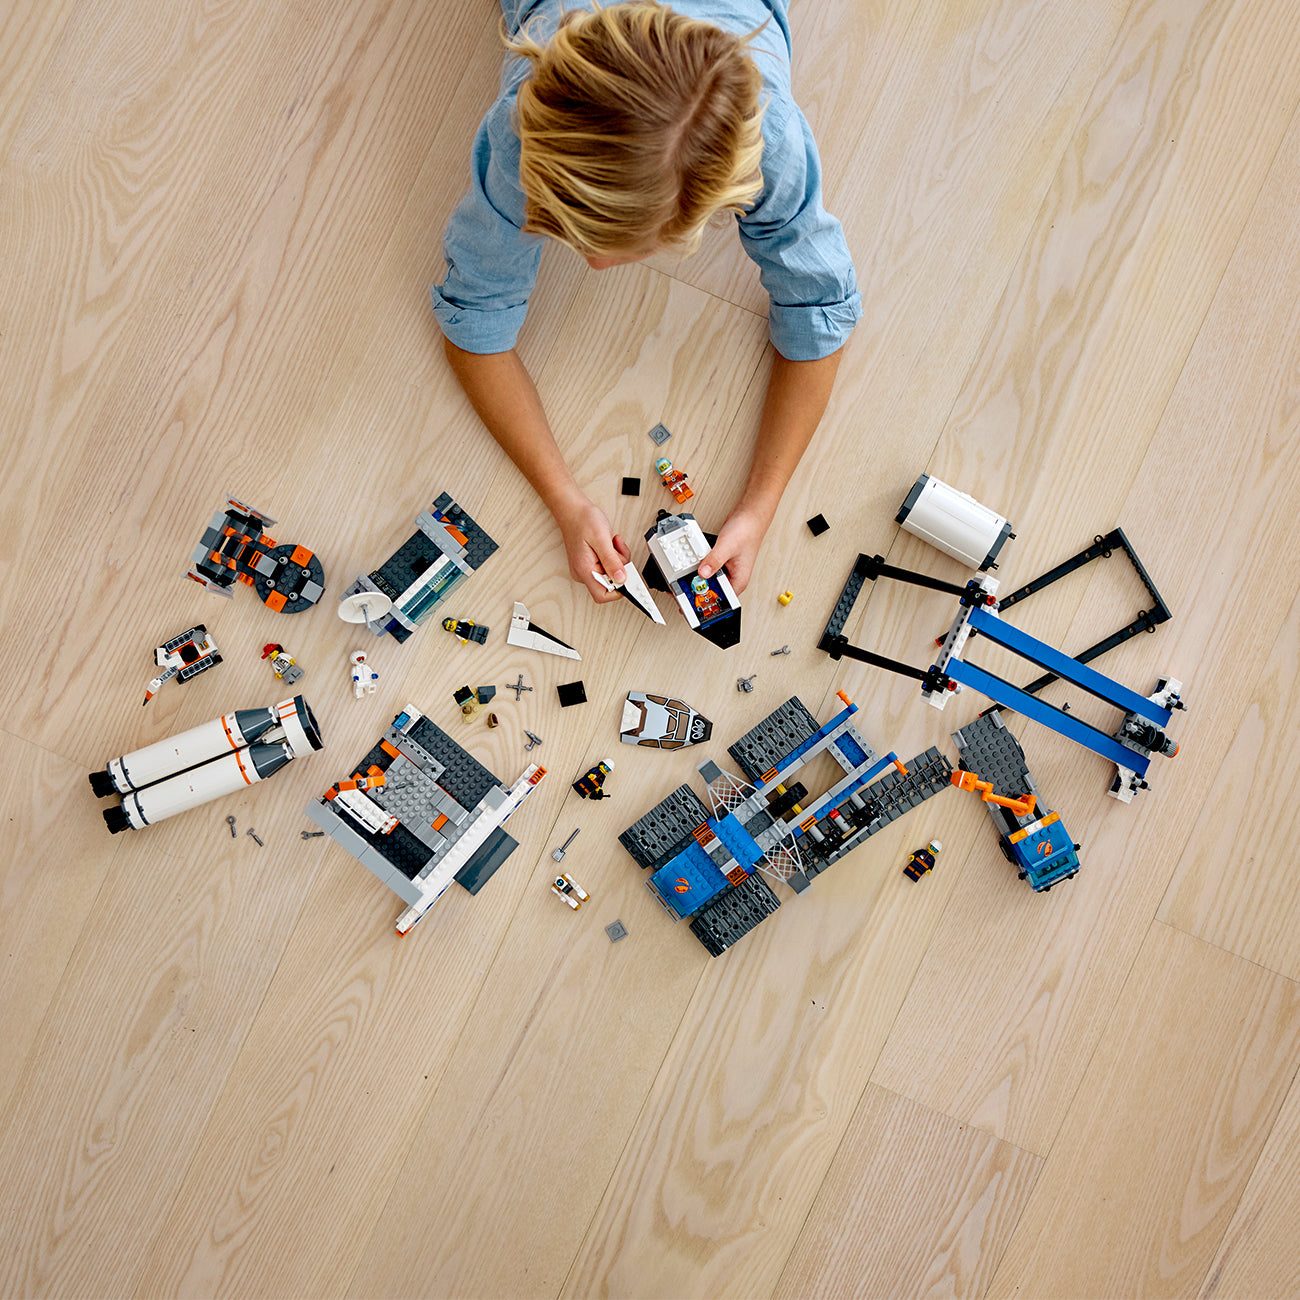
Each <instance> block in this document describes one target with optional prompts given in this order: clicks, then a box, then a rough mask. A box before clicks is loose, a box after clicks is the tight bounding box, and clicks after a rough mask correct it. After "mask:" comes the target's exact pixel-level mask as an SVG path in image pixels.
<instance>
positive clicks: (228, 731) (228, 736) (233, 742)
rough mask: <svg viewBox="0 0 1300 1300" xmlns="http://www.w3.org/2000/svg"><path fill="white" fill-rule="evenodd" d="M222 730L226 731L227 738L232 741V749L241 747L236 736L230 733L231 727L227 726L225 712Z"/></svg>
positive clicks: (222, 718)
mask: <svg viewBox="0 0 1300 1300" xmlns="http://www.w3.org/2000/svg"><path fill="white" fill-rule="evenodd" d="M221 730H222V731H224V732H225V733H226V739H227V740H228V741H230V748H231V749H238V748H239V745H238V744H237V743H236V742H235V738H234V736H232V735H231V734H230V728H229V726H227V724H226V718H225V715H224V714H223V715H222V717H221Z"/></svg>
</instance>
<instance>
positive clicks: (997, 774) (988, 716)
mask: <svg viewBox="0 0 1300 1300" xmlns="http://www.w3.org/2000/svg"><path fill="white" fill-rule="evenodd" d="M952 740H953V744H955V745H956V746H957V753H958V755H959V756H960V758H961V765H962V767H964V768H965V769H966V770H967V771H968V772H974V773H975V774H976V775H977V776H978V777H979V778H980V780H981V781H989V782H991V783H992V785H993V793H994V794H1000V795H1004V796H1005V797H1006V798H1008V799H1019V798H1020V797H1021V796H1022V795H1025V794H1032V795H1033V796H1034V800H1035V804H1034V811H1033V812H1032V813H1030V815H1029V816H1028V817H1017V816H1016V815H1015V814H1014V813H1013V812H1011V810H1010V809H1008V808H1003V807H1001V806H1000V805H999V804H993V803H990V804H985V807H986V808H987V809H988V811H989V815H990V816H991V817H992V818H993V824H994V825H995V826H996V827H997V828H998V831H999V833H1000V834H1004V835H1005V834H1010V833H1011V832H1012V831H1014V830H1016V829H1017V828H1018V827H1021V826H1028V825H1029V823H1030V822H1034V821H1037V820H1038V819H1039V818H1040V817H1045V816H1046V815H1047V814H1048V813H1049V812H1051V811H1052V810H1051V809H1050V808H1049V807H1048V806H1047V805H1046V804H1045V803H1043V801H1042V796H1041V795H1040V794H1039V792H1038V786H1037V784H1036V783H1035V782H1034V778H1033V776H1031V775H1030V772H1029V768H1028V767H1027V766H1026V765H1025V751H1024V750H1023V749H1021V748H1020V742H1019V741H1018V740H1017V739H1016V738H1015V736H1013V735H1012V734H1011V732H1010V731H1008V730H1007V726H1006V723H1004V722H1003V721H1002V714H1001V712H1000V711H998V710H994V711H993V712H991V713H985V714H983V715H982V716H981V717H978V718H976V719H975V721H974V722H971V723H968V724H967V725H966V726H964V727H963V728H962V729H961V730H960V731H954V732H953V733H952Z"/></svg>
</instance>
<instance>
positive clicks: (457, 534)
mask: <svg viewBox="0 0 1300 1300" xmlns="http://www.w3.org/2000/svg"><path fill="white" fill-rule="evenodd" d="M443 527H444V528H446V530H447V531H448V532H449V533H450V534H451V535H452V536H453V537H454V538H455V539H456V540H457V541H458V542H459V543H460V544H461V545H462V546H468V545H469V538H468V537H466V536H465V534H464V533H462V532H461V531H460V529H459V528H457V527H456V525H455V524H444V525H443Z"/></svg>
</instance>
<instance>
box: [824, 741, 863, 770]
mask: <svg viewBox="0 0 1300 1300" xmlns="http://www.w3.org/2000/svg"><path fill="white" fill-rule="evenodd" d="M831 743H832V746H833V747H834V748H835V749H838V750H839V751H840V753H841V754H843V755H844V761H845V762H846V763H847V764H848V766H849V768H850V770H851V769H853V768H855V767H861V766H862V765H863V764H864V763H869V762H871V755H870V754H868V753H867V751H866V750H865V749H863V748H862V746H861V745H859V744H858V742H857V741H856V740H854V739H853V737H852V736H849V735H843V736H837V737H836V738H835V740H834V741H832V742H831Z"/></svg>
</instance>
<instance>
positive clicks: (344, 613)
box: [339, 591, 393, 635]
mask: <svg viewBox="0 0 1300 1300" xmlns="http://www.w3.org/2000/svg"><path fill="white" fill-rule="evenodd" d="M392 608H393V602H392V601H391V600H389V599H388V597H387V596H385V595H384V594H383V593H382V592H379V591H357V592H353V594H352V595H351V596H344V597H343V598H342V599H341V600H340V601H339V617H340V618H341V619H342V620H343V621H344V622H345V623H364V624H365V625H366V628H367V630H368V631H371V632H374V633H375V634H376V635H378V634H379V633H380V632H381V631H382V630H383V629H382V628H378V627H376V626H375V620H376V619H379V618H385V617H387V615H388V613H389V611H390V610H391V609H392Z"/></svg>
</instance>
